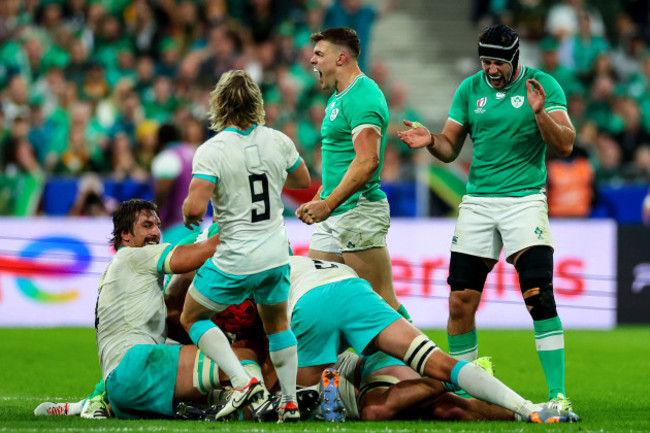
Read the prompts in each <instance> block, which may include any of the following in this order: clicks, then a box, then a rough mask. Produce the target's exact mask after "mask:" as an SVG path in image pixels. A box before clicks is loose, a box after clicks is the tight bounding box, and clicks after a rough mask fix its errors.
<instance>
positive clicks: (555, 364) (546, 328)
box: [533, 316, 566, 400]
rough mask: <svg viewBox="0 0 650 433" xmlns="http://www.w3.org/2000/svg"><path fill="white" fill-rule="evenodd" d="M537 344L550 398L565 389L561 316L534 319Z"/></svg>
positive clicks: (563, 392)
mask: <svg viewBox="0 0 650 433" xmlns="http://www.w3.org/2000/svg"><path fill="white" fill-rule="evenodd" d="M533 326H534V328H535V346H536V347H537V355H538V356H539V360H540V361H541V362H542V368H543V369H544V375H545V376H546V384H547V385H548V398H549V400H550V399H552V398H555V397H557V395H558V393H561V394H563V395H566V393H565V391H564V331H563V330H562V322H560V318H559V317H557V316H556V317H553V318H551V319H545V320H535V321H533Z"/></svg>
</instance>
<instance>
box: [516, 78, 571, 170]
mask: <svg viewBox="0 0 650 433" xmlns="http://www.w3.org/2000/svg"><path fill="white" fill-rule="evenodd" d="M526 97H527V99H528V104H529V105H530V108H531V109H532V110H533V113H535V121H536V122H537V127H538V128H539V132H540V134H542V138H543V139H544V142H545V143H546V144H547V145H548V147H550V148H551V149H552V150H553V151H555V153H556V154H558V155H559V156H561V157H563V158H566V157H567V156H569V155H571V152H572V151H573V143H574V142H575V139H576V131H575V128H574V127H573V124H572V123H571V119H570V118H569V115H568V114H567V112H566V111H564V110H555V111H552V112H550V113H549V112H547V111H546V110H545V109H544V103H545V102H546V92H545V91H544V87H543V86H542V85H541V84H540V82H539V81H537V80H535V79H534V78H530V79H528V80H526Z"/></svg>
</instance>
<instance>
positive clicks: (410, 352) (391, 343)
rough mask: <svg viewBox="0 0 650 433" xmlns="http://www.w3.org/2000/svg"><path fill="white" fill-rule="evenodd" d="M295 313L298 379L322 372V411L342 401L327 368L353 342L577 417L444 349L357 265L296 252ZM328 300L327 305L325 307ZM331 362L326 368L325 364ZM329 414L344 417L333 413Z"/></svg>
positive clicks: (539, 415)
mask: <svg viewBox="0 0 650 433" xmlns="http://www.w3.org/2000/svg"><path fill="white" fill-rule="evenodd" d="M290 263H291V291H290V296H289V314H290V317H291V328H292V329H293V332H294V334H295V336H296V338H297V340H298V360H299V364H298V366H299V369H298V379H297V381H298V384H299V385H302V386H313V385H315V384H317V383H318V381H319V379H321V377H322V379H323V386H324V390H323V394H324V395H323V397H324V399H323V406H322V409H323V416H324V417H325V419H328V415H333V414H334V412H335V410H336V409H337V408H336V407H335V405H332V406H330V404H332V403H335V401H336V400H337V398H338V385H337V384H338V383H340V381H339V379H340V378H339V377H338V374H337V373H336V372H335V371H333V370H331V369H328V367H330V365H331V364H333V363H335V362H336V360H337V355H338V354H340V353H342V352H343V351H345V350H346V349H347V348H348V347H352V348H353V349H354V350H355V351H356V352H357V353H360V354H363V355H371V354H372V353H375V352H376V351H377V350H380V351H382V352H385V353H387V354H389V355H391V356H393V357H395V358H398V359H400V360H403V361H404V363H405V364H406V365H408V366H410V367H411V368H412V369H413V370H415V371H416V372H418V373H419V374H420V375H422V376H426V377H431V378H434V379H438V380H441V381H445V382H449V383H451V384H452V385H453V386H454V387H460V388H462V389H463V390H465V391H466V392H467V393H468V394H470V395H471V396H473V397H476V398H478V399H481V400H483V401H486V402H488V403H491V404H495V405H498V406H501V407H503V408H506V409H509V410H511V411H512V412H514V413H515V414H517V415H518V416H519V417H520V418H522V419H527V420H530V421H533V422H574V421H578V420H579V418H578V416H577V415H576V414H574V413H573V412H570V411H564V410H559V409H553V408H544V409H543V410H540V409H539V408H538V407H536V406H535V405H533V403H531V402H530V401H528V400H526V399H524V398H523V397H521V396H520V395H518V394H517V393H516V392H514V391H513V390H511V389H510V388H508V387H507V386H506V385H504V384H503V383H502V382H501V381H499V380H498V379H496V378H495V377H493V376H492V375H490V373H488V372H487V371H486V370H485V369H484V368H482V367H480V366H478V365H476V364H474V363H470V362H467V361H458V360H456V359H454V358H452V357H451V356H449V355H447V354H446V353H444V352H443V351H442V350H440V349H439V348H438V347H437V346H436V345H435V343H433V342H432V341H431V340H429V339H428V338H427V337H426V336H425V335H424V334H422V333H421V332H420V331H419V330H418V329H417V328H415V327H414V326H413V325H412V324H410V323H409V322H408V321H407V320H406V319H404V318H402V317H401V316H400V315H399V314H398V313H397V312H396V311H395V310H393V309H392V308H390V306H388V304H387V303H386V302H385V301H384V300H383V299H382V298H380V297H379V295H377V294H376V293H375V292H373V291H372V288H371V286H370V284H369V283H368V282H367V281H365V280H363V279H361V278H358V276H357V274H356V273H355V272H354V270H352V268H350V267H348V266H346V265H344V264H341V263H333V262H326V261H322V260H313V259H309V258H306V257H298V256H296V257H291V261H290ZM324 306H327V308H324ZM324 370H325V371H324ZM330 420H334V421H336V420H337V417H336V416H335V415H334V416H332V417H331V418H330Z"/></svg>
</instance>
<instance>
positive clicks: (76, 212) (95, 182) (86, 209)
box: [68, 173, 110, 217]
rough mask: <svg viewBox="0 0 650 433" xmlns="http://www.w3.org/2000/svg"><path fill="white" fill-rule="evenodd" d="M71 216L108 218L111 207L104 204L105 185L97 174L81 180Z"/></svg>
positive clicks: (86, 175)
mask: <svg viewBox="0 0 650 433" xmlns="http://www.w3.org/2000/svg"><path fill="white" fill-rule="evenodd" d="M68 215H70V216H89V217H98V216H108V215H110V213H109V206H107V205H106V204H105V203H104V184H103V183H102V181H101V179H100V178H99V176H97V175H96V174H95V173H87V174H85V175H83V176H82V177H81V179H80V180H79V189H78V190H77V196H76V197H75V201H74V204H73V205H72V208H70V211H69V212H68Z"/></svg>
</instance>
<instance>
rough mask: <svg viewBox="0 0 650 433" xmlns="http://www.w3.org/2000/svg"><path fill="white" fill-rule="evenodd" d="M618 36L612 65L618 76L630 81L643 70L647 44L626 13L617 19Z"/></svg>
mask: <svg viewBox="0 0 650 433" xmlns="http://www.w3.org/2000/svg"><path fill="white" fill-rule="evenodd" d="M616 36H617V40H618V43H617V44H616V46H615V49H614V50H613V51H612V63H613V64H614V68H615V69H616V72H617V74H618V76H620V77H621V79H622V80H623V81H628V80H629V79H630V78H631V77H632V76H633V75H634V74H635V73H636V72H637V71H639V69H640V68H641V61H642V59H643V57H644V53H645V50H646V43H645V41H644V39H643V35H642V34H641V32H640V31H638V30H637V29H636V26H635V24H634V21H632V17H630V16H629V15H628V14H626V13H622V14H620V15H619V16H618V17H617V19H616Z"/></svg>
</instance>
